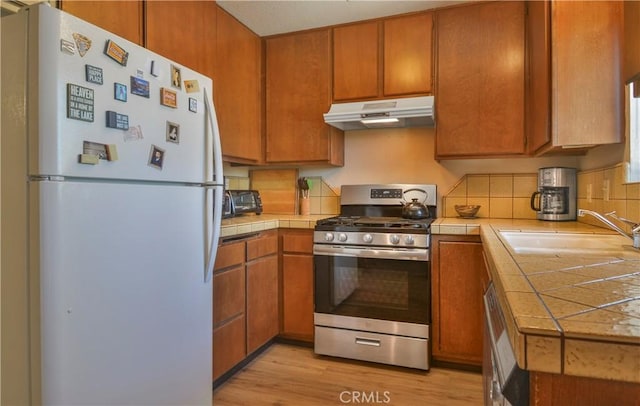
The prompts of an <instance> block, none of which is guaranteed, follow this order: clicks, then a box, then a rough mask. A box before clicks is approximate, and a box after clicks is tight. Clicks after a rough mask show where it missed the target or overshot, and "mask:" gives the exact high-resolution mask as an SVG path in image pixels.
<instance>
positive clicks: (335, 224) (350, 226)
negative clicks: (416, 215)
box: [316, 216, 433, 232]
mask: <svg viewBox="0 0 640 406" xmlns="http://www.w3.org/2000/svg"><path fill="white" fill-rule="evenodd" d="M432 222H433V219H430V218H429V219H421V220H410V219H404V218H402V217H366V216H337V217H331V218H328V219H324V220H320V221H318V222H317V225H316V229H317V230H335V231H380V232H384V231H389V232H392V231H397V230H407V231H413V232H421V231H428V230H429V226H430V225H431V223H432Z"/></svg>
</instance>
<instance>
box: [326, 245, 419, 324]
mask: <svg viewBox="0 0 640 406" xmlns="http://www.w3.org/2000/svg"><path fill="white" fill-rule="evenodd" d="M429 275H430V269H429V262H428V250H427V249H406V250H398V249H393V250H389V249H382V248H371V247H363V248H353V247H349V248H345V247H338V246H331V245H324V244H316V245H315V246H314V276H315V288H314V289H315V312H316V313H324V314H331V315H340V316H350V317H357V318H368V319H378V320H390V321H400V322H407V323H416V324H429V323H430V314H431V308H430V301H431V299H430V281H429V277H430V276H429Z"/></svg>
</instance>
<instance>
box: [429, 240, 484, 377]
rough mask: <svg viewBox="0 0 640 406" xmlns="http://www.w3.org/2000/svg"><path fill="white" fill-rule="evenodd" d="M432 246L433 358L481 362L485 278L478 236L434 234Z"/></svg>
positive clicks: (469, 362) (465, 362)
mask: <svg viewBox="0 0 640 406" xmlns="http://www.w3.org/2000/svg"><path fill="white" fill-rule="evenodd" d="M431 250H432V254H431V276H432V278H431V303H432V310H431V313H432V355H433V358H434V360H439V361H445V362H455V363H461V364H468V365H475V366H480V365H482V328H483V309H484V307H483V302H482V294H483V289H482V280H483V278H485V279H486V270H485V265H484V260H483V257H482V255H483V254H482V243H481V241H480V238H479V237H477V236H446V235H433V236H432V242H431Z"/></svg>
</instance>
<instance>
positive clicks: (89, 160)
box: [78, 154, 100, 165]
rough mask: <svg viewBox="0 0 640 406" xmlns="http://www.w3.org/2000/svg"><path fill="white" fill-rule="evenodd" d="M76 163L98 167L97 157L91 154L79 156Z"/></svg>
mask: <svg viewBox="0 0 640 406" xmlns="http://www.w3.org/2000/svg"><path fill="white" fill-rule="evenodd" d="M78 162H79V163H81V164H85V165H98V162H100V161H99V160H98V156H97V155H92V154H80V155H79V156H78Z"/></svg>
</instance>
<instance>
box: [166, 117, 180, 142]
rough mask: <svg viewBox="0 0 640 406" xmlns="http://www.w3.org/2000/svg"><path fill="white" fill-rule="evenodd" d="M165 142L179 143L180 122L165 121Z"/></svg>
mask: <svg viewBox="0 0 640 406" xmlns="http://www.w3.org/2000/svg"><path fill="white" fill-rule="evenodd" d="M167 142H173V143H174V144H180V124H176V123H172V122H171V121H167Z"/></svg>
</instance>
